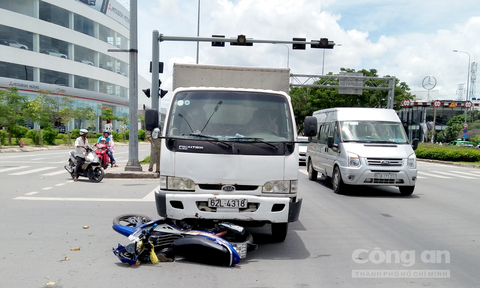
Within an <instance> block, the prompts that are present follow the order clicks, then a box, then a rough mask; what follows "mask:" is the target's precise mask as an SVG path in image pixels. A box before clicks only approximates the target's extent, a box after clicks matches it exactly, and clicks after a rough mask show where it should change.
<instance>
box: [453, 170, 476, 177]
mask: <svg viewBox="0 0 480 288" xmlns="http://www.w3.org/2000/svg"><path fill="white" fill-rule="evenodd" d="M475 172H476V171H475ZM452 173H457V174H463V175H467V176H470V177H474V176H476V175H472V173H471V172H461V171H452Z"/></svg>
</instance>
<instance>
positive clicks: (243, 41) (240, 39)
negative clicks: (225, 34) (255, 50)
mask: <svg viewBox="0 0 480 288" xmlns="http://www.w3.org/2000/svg"><path fill="white" fill-rule="evenodd" d="M230 45H232V46H253V43H247V37H246V36H245V35H238V36H237V41H236V42H230Z"/></svg>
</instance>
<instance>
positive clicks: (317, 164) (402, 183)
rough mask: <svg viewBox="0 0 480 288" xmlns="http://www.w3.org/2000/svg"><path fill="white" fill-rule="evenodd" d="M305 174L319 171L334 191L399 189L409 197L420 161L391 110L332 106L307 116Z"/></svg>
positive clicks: (415, 145)
mask: <svg viewBox="0 0 480 288" xmlns="http://www.w3.org/2000/svg"><path fill="white" fill-rule="evenodd" d="M304 125H305V126H304V127H305V136H310V137H311V142H310V144H309V146H308V148H307V170H308V177H309V179H310V180H312V181H315V180H316V179H317V175H318V173H319V172H320V173H321V174H323V176H324V177H325V178H326V179H328V180H330V179H331V181H332V185H333V190H334V192H335V193H341V192H342V191H343V190H344V189H345V186H346V185H376V186H378V185H386V186H398V187H399V189H400V193H401V194H402V195H411V194H412V193H413V191H414V189H415V183H416V180H417V157H416V155H415V152H414V149H416V148H417V145H418V140H415V141H414V142H413V147H412V145H410V143H409V141H408V138H407V135H406V133H405V130H404V128H403V126H402V123H401V121H400V119H399V118H398V116H397V114H396V112H395V111H394V110H393V109H379V108H331V109H325V110H319V111H315V112H314V113H313V116H308V117H306V118H305V123H304Z"/></svg>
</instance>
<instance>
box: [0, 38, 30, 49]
mask: <svg viewBox="0 0 480 288" xmlns="http://www.w3.org/2000/svg"><path fill="white" fill-rule="evenodd" d="M0 43H1V44H3V45H8V46H12V47H15V48H20V49H25V50H29V49H28V46H27V45H24V44H21V43H18V42H17V41H15V40H10V39H0Z"/></svg>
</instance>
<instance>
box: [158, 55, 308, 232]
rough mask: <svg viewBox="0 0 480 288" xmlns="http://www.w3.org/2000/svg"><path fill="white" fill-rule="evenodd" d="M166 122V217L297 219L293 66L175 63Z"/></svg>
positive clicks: (161, 203)
mask: <svg viewBox="0 0 480 288" xmlns="http://www.w3.org/2000/svg"><path fill="white" fill-rule="evenodd" d="M173 71H174V72H173V78H174V79H173V88H174V92H173V98H172V101H171V103H170V107H169V109H168V112H167V115H166V117H165V123H164V127H163V129H162V145H161V157H160V159H161V160H160V190H159V191H156V193H155V201H156V207H157V212H158V214H159V215H160V216H162V217H167V218H171V219H176V220H184V221H191V220H194V221H200V220H203V219H207V220H228V221H232V222H235V223H240V224H241V225H245V226H249V225H255V226H260V225H264V224H271V231H272V236H273V239H274V241H283V240H284V239H285V237H286V235H287V231H288V223H289V222H292V221H297V220H298V217H299V214H300V209H301V204H302V199H299V198H298V196H297V190H298V168H299V167H298V165H299V164H298V162H299V158H298V144H297V143H296V141H297V131H296V124H295V119H294V115H293V109H292V105H291V102H290V96H289V95H288V94H287V93H288V89H289V76H290V72H289V69H270V68H254V67H230V66H207V65H191V64H175V65H174V70H173Z"/></svg>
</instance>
